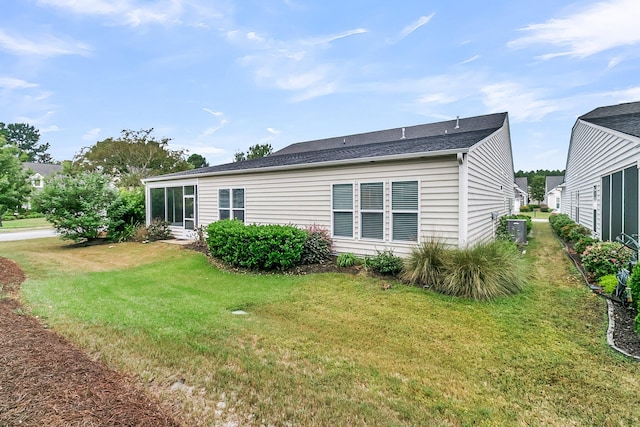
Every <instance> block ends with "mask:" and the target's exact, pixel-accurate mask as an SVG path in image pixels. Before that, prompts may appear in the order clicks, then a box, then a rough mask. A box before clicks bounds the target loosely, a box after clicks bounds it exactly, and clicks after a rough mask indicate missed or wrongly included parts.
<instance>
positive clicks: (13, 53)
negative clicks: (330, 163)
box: [0, 0, 640, 170]
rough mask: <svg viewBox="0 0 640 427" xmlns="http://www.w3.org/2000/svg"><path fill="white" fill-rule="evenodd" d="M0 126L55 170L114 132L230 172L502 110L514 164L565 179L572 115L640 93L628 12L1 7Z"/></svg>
mask: <svg viewBox="0 0 640 427" xmlns="http://www.w3.org/2000/svg"><path fill="white" fill-rule="evenodd" d="M2 6H3V7H2V13H1V14H0V121H3V122H5V123H14V122H27V123H30V124H32V125H34V126H35V127H37V128H38V129H40V131H41V134H42V137H41V141H42V142H49V143H50V144H51V149H50V153H51V155H52V156H53V157H54V159H56V160H65V159H71V158H73V156H74V155H75V154H77V153H78V152H79V151H80V150H81V148H82V147H86V146H90V145H93V144H94V143H95V142H97V141H99V140H103V139H105V138H108V137H117V136H119V134H120V131H121V130H122V129H133V130H137V129H147V128H151V127H153V128H155V135H156V136H157V137H162V136H166V137H170V138H172V139H173V140H172V142H171V148H173V149H186V150H188V151H189V153H199V154H202V155H204V156H205V157H206V158H207V160H208V161H209V163H211V164H219V163H226V162H229V161H231V160H232V159H233V154H234V153H235V152H236V151H239V150H240V151H244V150H246V149H247V148H248V147H249V146H251V145H253V144H256V143H270V144H271V145H272V146H273V147H274V149H279V148H282V147H284V146H286V145H289V144H291V143H294V142H300V141H307V140H313V139H320V138H325V137H332V136H342V135H349V134H354V133H361V132H369V131H374V130H381V129H389V128H395V127H402V126H411V125H416V124H421V123H431V122H436V121H441V120H449V119H454V118H455V117H456V116H458V115H459V116H461V117H468V116H475V115H481V114H487V113H494V112H502V111H507V112H508V113H509V119H510V124H511V139H512V146H513V157H514V166H515V169H516V170H519V169H523V170H532V169H564V167H565V162H566V152H567V148H568V143H569V137H570V133H571V127H572V126H573V124H574V123H575V120H576V118H577V117H578V116H579V115H581V114H584V113H586V112H588V111H590V110H592V109H593V108H596V107H598V106H602V105H610V104H616V103H619V102H629V101H637V100H640V46H639V45H640V25H639V24H638V22H639V21H640V2H638V1H637V0H603V1H576V2H570V1H560V0H538V1H535V2H532V1H530V0H527V1H520V0H515V1H514V0H510V1H503V0H494V1H492V2H490V5H487V2H478V1H470V0H469V1H429V2H427V1H406V2H398V1H393V2H392V1H376V2H371V1H364V0H353V1H348V0H341V1H335V0H324V1H311V0H261V1H258V0H255V1H254V0H246V1H245V0H242V1H241V0H221V1H218V0H4V1H3V4H2Z"/></svg>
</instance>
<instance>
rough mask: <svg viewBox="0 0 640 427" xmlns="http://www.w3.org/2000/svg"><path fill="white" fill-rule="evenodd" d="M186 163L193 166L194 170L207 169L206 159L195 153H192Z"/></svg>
mask: <svg viewBox="0 0 640 427" xmlns="http://www.w3.org/2000/svg"><path fill="white" fill-rule="evenodd" d="M187 163H189V164H190V165H191V166H193V168H194V169H198V168H206V167H209V163H208V162H207V159H205V158H204V157H203V156H201V155H200V154H196V153H193V154H192V155H190V156H189V158H188V159H187Z"/></svg>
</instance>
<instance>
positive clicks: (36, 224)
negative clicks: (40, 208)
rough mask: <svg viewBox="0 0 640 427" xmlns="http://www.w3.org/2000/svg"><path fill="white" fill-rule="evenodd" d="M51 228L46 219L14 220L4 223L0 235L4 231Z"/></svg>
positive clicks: (0, 228)
mask: <svg viewBox="0 0 640 427" xmlns="http://www.w3.org/2000/svg"><path fill="white" fill-rule="evenodd" d="M45 227H51V224H50V223H48V222H47V220H46V219H44V218H29V219H14V220H10V221H2V227H0V233H2V232H3V231H17V230H23V229H28V228H45Z"/></svg>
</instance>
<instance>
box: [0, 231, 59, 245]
mask: <svg viewBox="0 0 640 427" xmlns="http://www.w3.org/2000/svg"><path fill="white" fill-rule="evenodd" d="M57 235H58V234H57V233H56V230H54V229H53V228H43V229H39V230H25V231H7V232H3V233H0V242H10V241H14V240H27V239H41V238H43V237H54V236H57Z"/></svg>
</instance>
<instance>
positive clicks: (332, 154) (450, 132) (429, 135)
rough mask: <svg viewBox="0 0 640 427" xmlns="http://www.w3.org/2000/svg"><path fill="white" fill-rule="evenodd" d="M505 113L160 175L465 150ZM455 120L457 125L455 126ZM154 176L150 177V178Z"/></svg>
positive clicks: (315, 144) (493, 127)
mask: <svg viewBox="0 0 640 427" xmlns="http://www.w3.org/2000/svg"><path fill="white" fill-rule="evenodd" d="M506 117H507V113H497V114H489V115H485V116H478V117H471V118H466V119H460V120H459V121H456V120H450V121H446V122H440V123H432V124H428V125H419V126H412V127H407V128H404V138H402V136H403V133H402V132H403V131H402V129H403V128H397V129H389V130H383V131H378V132H369V133H364V134H358V135H349V136H344V137H337V138H329V139H322V140H317V141H309V142H301V143H296V144H292V145H290V146H288V147H285V148H283V149H282V150H280V151H278V152H276V153H274V154H272V155H270V156H267V157H263V158H260V159H253V160H244V161H241V162H234V163H227V164H223V165H217V166H210V167H207V168H199V169H192V170H189V171H184V172H177V173H173V174H169V175H163V176H162V178H165V177H166V178H173V177H183V176H185V177H186V176H190V175H206V174H214V173H221V172H230V171H243V170H247V171H248V170H254V169H262V168H274V167H287V166H294V165H309V166H311V165H314V164H318V165H319V164H322V163H326V162H337V161H348V160H357V159H375V158H376V157H380V158H382V157H387V156H396V155H410V154H416V155H418V153H436V152H441V151H454V152H455V151H465V150H467V149H469V148H470V147H472V146H473V145H475V144H476V143H478V142H480V141H482V140H483V139H485V138H486V137H488V136H489V135H491V134H492V133H494V132H495V131H497V130H498V129H500V128H501V127H502V126H503V125H504V122H505V119H506ZM456 124H458V128H456ZM151 180H153V178H151Z"/></svg>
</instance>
